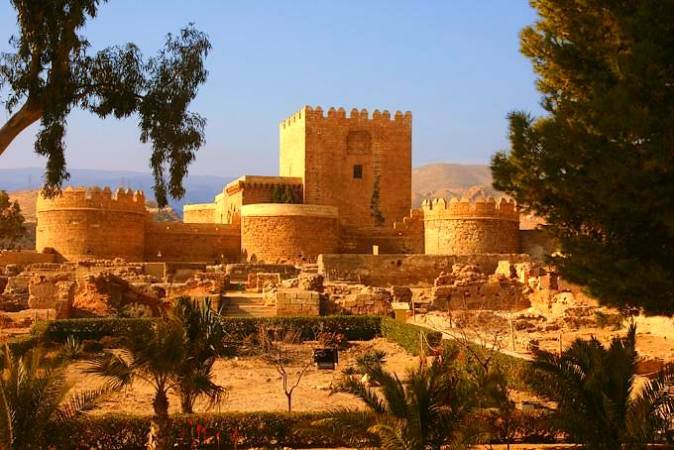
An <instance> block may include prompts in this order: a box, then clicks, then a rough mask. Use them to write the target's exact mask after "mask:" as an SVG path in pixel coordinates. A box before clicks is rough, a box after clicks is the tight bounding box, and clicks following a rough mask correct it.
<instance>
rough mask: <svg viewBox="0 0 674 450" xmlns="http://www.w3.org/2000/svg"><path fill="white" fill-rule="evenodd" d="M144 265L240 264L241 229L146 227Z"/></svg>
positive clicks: (177, 224)
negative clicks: (225, 262)
mask: <svg viewBox="0 0 674 450" xmlns="http://www.w3.org/2000/svg"><path fill="white" fill-rule="evenodd" d="M144 252H145V253H144V255H145V259H144V260H145V261H168V262H203V263H216V262H218V263H219V262H222V260H223V259H224V260H225V261H230V262H234V261H238V260H239V257H240V255H241V240H240V229H239V227H236V226H232V225H221V224H207V223H192V224H188V223H182V222H170V223H167V222H163V223H160V222H151V221H147V223H146V224H145V248H144Z"/></svg>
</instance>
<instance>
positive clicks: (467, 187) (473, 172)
mask: <svg viewBox="0 0 674 450" xmlns="http://www.w3.org/2000/svg"><path fill="white" fill-rule="evenodd" d="M478 195H492V196H494V197H498V196H499V193H498V192H496V191H495V190H494V189H493V188H492V187H491V172H490V171H489V167H488V166H485V165H464V164H450V163H437V164H427V165H424V166H420V167H417V168H415V169H414V170H413V171H412V205H413V206H414V207H418V206H420V205H421V202H422V201H423V200H425V199H428V198H434V197H444V198H451V197H462V196H467V197H469V198H474V197H476V196H478Z"/></svg>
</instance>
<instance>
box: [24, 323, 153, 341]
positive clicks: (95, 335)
mask: <svg viewBox="0 0 674 450" xmlns="http://www.w3.org/2000/svg"><path fill="white" fill-rule="evenodd" d="M151 323H152V319H119V318H100V319H99V318H96V319H64V320H53V321H51V322H46V323H41V324H40V325H39V326H36V327H34V328H33V333H34V334H42V336H43V337H44V339H45V340H46V341H48V342H52V343H58V344H62V343H64V342H66V340H67V339H68V337H69V336H72V337H73V338H75V339H77V340H79V341H84V340H93V341H98V340H100V339H101V338H103V337H105V336H123V335H127V334H132V333H136V332H138V331H142V330H144V329H146V328H147V327H149V326H150V324H151Z"/></svg>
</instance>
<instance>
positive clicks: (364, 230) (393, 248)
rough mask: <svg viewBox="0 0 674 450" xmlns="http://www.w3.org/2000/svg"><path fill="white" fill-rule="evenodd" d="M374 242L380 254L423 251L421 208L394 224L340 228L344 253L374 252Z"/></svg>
mask: <svg viewBox="0 0 674 450" xmlns="http://www.w3.org/2000/svg"><path fill="white" fill-rule="evenodd" d="M375 245H376V246H377V247H378V250H379V253H380V254H398V253H424V222H423V214H422V212H421V210H412V211H411V212H410V215H408V216H406V217H404V218H403V219H402V220H399V221H397V222H395V223H394V224H393V226H392V227H354V226H347V225H344V226H341V227H340V252H341V253H364V254H367V253H372V251H373V246H375Z"/></svg>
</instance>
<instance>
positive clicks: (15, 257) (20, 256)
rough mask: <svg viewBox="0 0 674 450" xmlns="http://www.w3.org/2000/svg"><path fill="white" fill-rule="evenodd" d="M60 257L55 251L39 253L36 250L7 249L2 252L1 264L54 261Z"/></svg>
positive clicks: (18, 264) (21, 264) (24, 264)
mask: <svg viewBox="0 0 674 450" xmlns="http://www.w3.org/2000/svg"><path fill="white" fill-rule="evenodd" d="M57 259H58V255H56V254H55V253H38V252H35V251H14V250H5V251H2V252H0V266H6V265H7V264H15V265H17V266H26V265H28V264H37V263H54V262H56V261H57Z"/></svg>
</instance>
